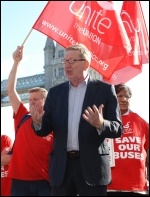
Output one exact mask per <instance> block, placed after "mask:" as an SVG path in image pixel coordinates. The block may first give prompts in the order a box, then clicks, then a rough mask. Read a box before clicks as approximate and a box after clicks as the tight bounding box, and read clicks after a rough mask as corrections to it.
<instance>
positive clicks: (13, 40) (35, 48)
mask: <svg viewBox="0 0 150 197" xmlns="http://www.w3.org/2000/svg"><path fill="white" fill-rule="evenodd" d="M47 2H48V1H1V80H4V79H7V78H8V74H9V72H10V69H11V67H12V63H13V60H12V53H13V52H14V50H15V49H16V47H17V46H18V45H21V44H22V43H23V41H24V40H25V38H26V36H27V35H28V33H29V32H30V30H31V29H32V26H33V24H34V23H35V21H36V20H37V18H38V16H39V15H40V13H41V12H42V10H43V8H44V7H45V5H46V3H47ZM114 3H115V4H116V6H118V9H120V8H121V5H122V1H114ZM141 4H142V8H143V13H144V15H145V20H146V24H147V28H148V30H149V2H148V1H142V2H141ZM58 17H59V16H58ZM45 42H46V36H45V35H44V34H42V33H40V32H38V31H36V30H34V29H33V30H32V32H31V34H30V35H29V37H28V39H27V41H26V42H25V44H24V56H23V60H22V62H21V64H20V67H19V73H18V77H25V76H29V75H35V74H40V73H43V72H44V69H43V66H44V51H43V49H44V46H45ZM127 85H129V86H130V87H131V89H132V91H133V97H132V99H131V109H132V110H133V111H135V112H137V113H139V115H141V116H142V117H143V118H145V119H146V120H147V121H148V122H149V110H148V109H149V65H148V64H147V65H144V66H143V72H142V73H141V74H139V75H138V76H136V77H134V78H133V79H132V80H130V81H129V82H128V83H127ZM1 115H2V116H1V117H2V118H1V123H2V132H3V133H5V132H7V130H12V129H13V128H12V125H13V121H12V120H11V121H10V126H8V125H6V124H5V123H6V120H8V116H9V117H10V119H11V117H12V109H11V107H6V108H4V109H2V110H1Z"/></svg>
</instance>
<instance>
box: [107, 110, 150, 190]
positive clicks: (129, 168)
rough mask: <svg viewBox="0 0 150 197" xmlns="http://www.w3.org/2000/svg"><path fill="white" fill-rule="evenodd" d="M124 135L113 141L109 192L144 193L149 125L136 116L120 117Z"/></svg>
mask: <svg viewBox="0 0 150 197" xmlns="http://www.w3.org/2000/svg"><path fill="white" fill-rule="evenodd" d="M122 123H123V127H124V133H123V135H122V136H121V137H120V138H116V139H114V152H115V167H112V168H111V172H112V183H111V185H109V186H108V189H111V190H123V191H124V190H128V191H133V190H134V191H146V190H147V185H146V178H145V161H146V151H147V150H148V149H149V125H148V123H147V122H146V121H145V120H143V119H142V118H141V117H140V116H139V115H138V114H136V113H133V112H130V113H129V115H124V116H122Z"/></svg>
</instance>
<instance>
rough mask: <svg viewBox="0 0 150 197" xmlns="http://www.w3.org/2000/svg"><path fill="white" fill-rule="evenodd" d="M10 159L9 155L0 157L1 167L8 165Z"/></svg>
mask: <svg viewBox="0 0 150 197" xmlns="http://www.w3.org/2000/svg"><path fill="white" fill-rule="evenodd" d="M10 159H11V155H1V166H5V165H8V164H9V162H10Z"/></svg>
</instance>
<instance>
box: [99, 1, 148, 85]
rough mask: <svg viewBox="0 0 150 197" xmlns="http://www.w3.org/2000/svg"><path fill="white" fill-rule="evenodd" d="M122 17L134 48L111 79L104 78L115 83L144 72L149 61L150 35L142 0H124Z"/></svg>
mask: <svg viewBox="0 0 150 197" xmlns="http://www.w3.org/2000/svg"><path fill="white" fill-rule="evenodd" d="M121 18H122V21H123V24H124V26H125V29H126V32H127V34H128V37H129V39H130V43H131V46H132V50H131V52H130V53H129V54H128V55H127V56H125V57H124V58H123V59H122V60H121V62H120V64H119V65H118V66H117V68H116V69H115V71H114V73H113V75H112V76H111V77H110V79H107V78H105V77H104V78H103V80H104V81H106V82H109V83H111V84H114V85H116V84H119V83H126V82H127V81H129V80H130V79H132V78H134V77H135V76H136V75H138V74H140V73H141V72H142V64H146V63H149V36H148V32H147V28H146V23H145V19H144V15H143V11H142V7H141V3H140V1H123V6H122V11H121ZM145 66H146V65H145Z"/></svg>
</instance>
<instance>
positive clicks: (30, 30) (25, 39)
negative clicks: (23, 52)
mask: <svg viewBox="0 0 150 197" xmlns="http://www.w3.org/2000/svg"><path fill="white" fill-rule="evenodd" d="M32 30H33V29H31V30H30V31H29V33H28V35H27V36H26V38H25V39H24V41H23V43H22V45H21V46H23V45H24V43H25V42H26V40H27V38H28V37H29V35H30V34H31V32H32Z"/></svg>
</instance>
